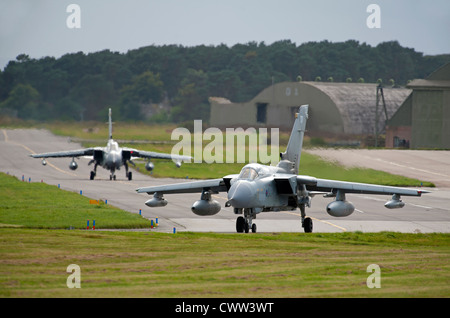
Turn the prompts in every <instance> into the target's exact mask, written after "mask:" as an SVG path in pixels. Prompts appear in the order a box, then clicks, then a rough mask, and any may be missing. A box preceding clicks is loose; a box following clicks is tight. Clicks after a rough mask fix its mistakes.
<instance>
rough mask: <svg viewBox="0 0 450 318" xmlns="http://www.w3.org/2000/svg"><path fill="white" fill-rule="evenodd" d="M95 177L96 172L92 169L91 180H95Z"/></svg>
mask: <svg viewBox="0 0 450 318" xmlns="http://www.w3.org/2000/svg"><path fill="white" fill-rule="evenodd" d="M94 178H95V172H94V171H91V176H90V179H91V180H94Z"/></svg>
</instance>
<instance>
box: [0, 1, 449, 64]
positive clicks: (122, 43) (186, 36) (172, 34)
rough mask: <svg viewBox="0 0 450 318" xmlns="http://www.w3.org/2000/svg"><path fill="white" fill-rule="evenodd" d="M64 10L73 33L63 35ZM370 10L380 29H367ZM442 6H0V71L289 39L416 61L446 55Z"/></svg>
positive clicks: (174, 3) (446, 17)
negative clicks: (350, 43)
mask: <svg viewBox="0 0 450 318" xmlns="http://www.w3.org/2000/svg"><path fill="white" fill-rule="evenodd" d="M69 4H78V5H79V7H80V9H81V14H80V20H79V21H80V26H81V28H69V27H68V26H67V22H66V20H67V18H68V17H69V16H70V15H71V13H67V12H66V9H67V7H68V6H69ZM370 4H377V5H378V6H379V8H380V12H381V13H380V28H369V27H368V26H367V18H368V17H369V16H370V15H371V14H372V13H371V12H369V13H368V12H367V7H368V6H369V5H370ZM449 34H450V1H449V0H426V1H425V0H368V1H366V0H309V1H305V0H270V1H269V0H127V1H125V0H69V1H65V0H0V69H3V68H4V67H5V66H6V64H7V63H8V61H9V60H13V59H15V58H16V56H17V55H19V54H21V53H25V54H28V55H29V56H30V57H31V58H41V57H44V56H54V57H56V58H58V57H60V56H62V55H64V54H66V53H73V52H78V51H83V52H85V53H89V52H96V51H101V50H104V49H110V50H111V51H119V52H123V53H125V52H127V51H128V50H132V49H136V48H139V47H143V46H147V45H152V44H154V45H164V44H181V45H184V46H195V45H200V44H205V45H219V44H221V43H224V44H226V45H229V46H232V45H234V44H236V43H247V42H250V41H256V42H262V41H264V42H265V43H266V44H271V43H273V42H275V41H279V40H286V39H288V40H291V41H292V42H295V43H296V44H298V45H300V44H302V43H305V42H308V41H322V40H328V41H331V42H342V41H346V40H350V39H352V40H357V41H360V42H361V43H364V42H365V43H367V44H370V45H372V46H376V45H377V44H378V43H380V42H384V41H391V40H397V41H399V43H400V44H401V45H402V46H405V47H410V48H414V49H415V50H416V51H418V52H423V53H424V54H431V55H435V54H442V53H450V35H449Z"/></svg>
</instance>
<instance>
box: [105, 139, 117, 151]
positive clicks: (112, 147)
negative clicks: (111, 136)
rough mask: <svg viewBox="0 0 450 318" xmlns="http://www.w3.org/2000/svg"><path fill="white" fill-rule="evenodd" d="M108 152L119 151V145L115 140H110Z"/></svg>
mask: <svg viewBox="0 0 450 318" xmlns="http://www.w3.org/2000/svg"><path fill="white" fill-rule="evenodd" d="M107 148H108V151H119V144H118V143H117V142H115V141H114V140H109V141H108V145H107Z"/></svg>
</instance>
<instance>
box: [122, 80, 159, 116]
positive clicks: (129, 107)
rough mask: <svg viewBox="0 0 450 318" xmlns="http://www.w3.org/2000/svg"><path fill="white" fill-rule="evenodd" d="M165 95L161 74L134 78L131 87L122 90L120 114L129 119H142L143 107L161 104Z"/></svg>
mask: <svg viewBox="0 0 450 318" xmlns="http://www.w3.org/2000/svg"><path fill="white" fill-rule="evenodd" d="M163 93H164V83H163V82H162V81H161V79H160V76H159V74H156V75H155V74H153V73H152V72H150V71H147V72H144V73H142V74H140V75H138V76H136V77H134V78H133V80H132V83H131V84H130V85H126V86H124V87H123V88H122V89H121V91H120V112H121V114H122V116H124V117H125V118H128V119H135V120H138V119H141V109H142V106H144V105H151V104H152V103H159V102H160V101H161V99H162V97H163Z"/></svg>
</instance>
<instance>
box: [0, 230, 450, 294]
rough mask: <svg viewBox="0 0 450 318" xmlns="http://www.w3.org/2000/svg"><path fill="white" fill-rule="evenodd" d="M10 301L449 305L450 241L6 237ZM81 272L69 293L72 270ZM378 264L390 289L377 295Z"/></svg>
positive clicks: (0, 278)
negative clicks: (434, 300) (377, 300)
mask: <svg viewBox="0 0 450 318" xmlns="http://www.w3.org/2000/svg"><path fill="white" fill-rule="evenodd" d="M0 241H1V244H0V251H1V255H2V260H1V262H0V297H174V298H179V297H182V298H186V297H202V298H203V297H214V298H217V297H249V295H251V297H252V298H259V297H448V295H449V294H450V284H449V282H450V271H449V270H450V263H449V262H448V259H449V257H450V236H449V235H447V234H400V233H390V232H382V233H358V232H356V233H326V234H321V233H310V234H306V233H295V234H293V233H282V234H276V233H268V234H252V235H242V234H212V233H177V234H165V233H156V232H92V231H89V232H88V231H80V230H77V231H64V230H33V229H5V228H3V229H0ZM69 264H77V265H79V266H80V269H81V288H80V289H69V288H67V286H66V280H67V277H68V276H69V274H68V273H66V268H67V266H68V265H69ZM370 264H377V265H379V266H380V269H381V288H374V289H369V288H368V287H367V285H366V280H367V278H368V277H369V275H370V274H371V273H368V272H367V267H368V266H369V265H370Z"/></svg>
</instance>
